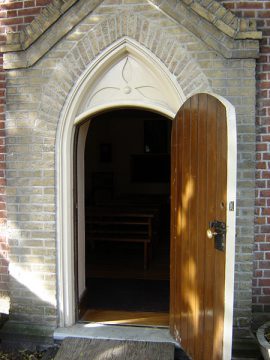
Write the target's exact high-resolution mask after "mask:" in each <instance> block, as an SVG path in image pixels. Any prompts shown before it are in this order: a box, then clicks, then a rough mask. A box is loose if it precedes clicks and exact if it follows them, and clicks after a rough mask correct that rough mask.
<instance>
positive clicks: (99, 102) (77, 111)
mask: <svg viewBox="0 0 270 360" xmlns="http://www.w3.org/2000/svg"><path fill="white" fill-rule="evenodd" d="M118 45H119V44H118ZM121 46H122V47H121ZM121 46H119V47H118V48H117V51H118V50H119V49H120V50H119V51H118V52H117V51H116V49H115V48H114V49H113V50H112V55H113V56H112V58H113V61H115V64H116V65H117V64H121V66H120V69H121V73H122V74H124V76H122V77H123V81H124V82H125V84H124V85H127V81H128V82H129V81H130V80H129V79H130V72H129V71H128V72H127V71H126V70H127V63H128V61H127V54H128V57H130V56H131V55H133V56H134V59H135V60H136V61H137V63H139V61H142V64H141V65H142V67H143V68H144V71H148V70H151V72H152V75H153V77H152V80H153V79H154V78H155V76H157V78H158V79H159V80H158V82H157V83H156V88H159V87H160V81H161V83H162V84H163V83H164V87H162V86H161V87H160V88H159V90H161V95H162V96H161V98H160V92H159V94H158V95H157V94H155V100H152V99H151V97H149V96H145V94H144V95H143V93H142V92H139V94H141V95H140V96H141V98H138V97H135V98H132V97H128V96H129V95H130V94H131V92H130V89H132V87H131V86H129V85H130V83H129V84H128V86H125V87H118V88H117V89H116V93H117V94H114V98H113V100H112V98H111V97H109V98H108V96H101V97H100V94H101V92H102V91H103V89H105V90H106V91H107V89H108V87H106V86H105V87H104V83H102V82H98V76H97V73H98V72H99V73H100V74H101V73H102V74H104V73H105V75H106V74H107V73H106V71H105V72H104V66H105V65H106V61H105V60H106V56H107V60H108V58H109V56H108V54H103V55H102V56H101V58H100V59H98V60H99V61H98V63H97V64H96V65H95V66H93V67H92V68H90V69H89V71H88V72H87V73H86V74H84V76H83V77H82V79H81V80H80V81H79V82H78V83H77V85H76V87H75V89H74V91H73V93H72V94H71V95H70V97H69V100H68V101H67V104H66V107H65V109H64V111H63V113H62V118H61V121H60V125H59V131H58V140H57V145H58V147H57V148H58V149H59V152H58V154H57V155H58V162H57V164H58V182H57V190H58V219H57V224H58V239H59V253H58V269H59V274H58V285H59V289H58V302H59V309H60V311H59V321H60V326H70V325H73V324H74V323H75V314H76V302H75V299H76V296H75V293H76V292H75V287H74V284H75V272H74V269H75V264H74V262H75V258H74V223H73V219H74V214H75V208H76V205H77V204H74V200H73V196H72V193H73V192H72V189H73V185H74V178H73V175H74V163H73V150H74V140H75V130H76V126H77V125H78V124H80V123H82V121H84V120H85V119H87V118H89V117H91V116H93V115H95V114H97V113H98V112H100V111H101V110H102V111H106V110H108V109H115V108H119V107H135V108H144V109H149V110H152V111H153V110H154V111H156V112H159V113H160V114H163V115H167V116H169V117H171V118H174V116H175V114H176V113H177V111H178V109H179V108H180V107H181V104H183V103H184V99H183V97H181V95H180V93H181V91H180V92H179V91H177V86H176V85H175V82H174V80H173V78H172V76H171V75H170V73H169V72H168V71H167V70H166V69H165V70H164V67H162V66H161V64H160V63H158V62H157V61H156V60H155V59H153V57H151V54H148V53H145V52H144V49H141V50H142V51H141V52H140V51H138V53H139V56H138V58H136V52H137V50H138V48H136V46H135V47H134V48H133V47H132V46H131V45H130V44H128V46H127V44H126V43H125V44H124V43H123V44H121ZM134 49H135V50H134ZM129 50H131V51H130V52H129ZM114 51H116V53H115V52H114ZM142 59H144V60H145V61H144V60H142ZM122 60H123V62H122V63H121V61H122ZM150 60H153V61H152V62H151V61H150ZM107 67H109V68H110V69H113V66H112V60H110V61H107ZM105 68H106V66H105ZM115 68H116V69H117V66H116V67H115ZM118 69H119V68H118ZM124 70H125V71H124ZM128 74H129V75H128ZM152 80H151V81H152ZM89 84H92V85H93V84H94V88H93V89H92V90H93V91H92V90H91V86H92V85H91V86H90V85H89ZM99 84H101V85H102V86H101V87H98V86H99ZM150 88H151V89H153V88H154V87H153V84H151V85H150ZM118 89H120V90H121V89H123V90H124V91H122V90H121V92H120V91H118ZM163 89H165V91H163ZM168 90H169V91H168ZM91 91H92V92H91ZM134 93H135V92H134ZM89 94H90V95H89ZM136 94H137V95H138V93H136ZM171 94H174V101H171V99H172V98H171ZM93 95H95V96H93ZM148 95H149V94H148ZM207 96H210V97H211V99H212V98H213V99H216V101H217V103H222V104H223V106H224V108H225V109H226V110H225V114H226V116H225V122H226V126H227V129H228V131H227V134H230V136H226V139H227V160H226V164H227V167H226V168H227V191H226V194H227V195H226V202H220V203H219V206H221V205H222V207H223V208H225V213H226V225H227V241H226V248H225V265H224V266H225V270H224V271H225V275H224V282H225V283H223V287H224V289H223V290H224V296H223V299H222V303H223V308H224V313H223V315H220V316H219V318H221V320H222V322H219V324H221V329H222V331H221V332H219V336H218V339H219V343H218V347H219V348H222V352H223V354H219V355H218V356H219V357H217V359H219V358H224V359H229V358H230V353H231V334H232V309H233V277H234V276H233V268H234V235H235V211H234V208H235V185H236V175H235V174H236V128H235V125H236V122H235V112H234V108H233V107H232V106H231V105H230V104H229V103H228V102H227V101H226V100H224V99H222V98H219V97H218V96H211V95H207ZM89 99H90V100H89ZM187 112H189V113H190V114H191V113H192V114H196V113H198V109H191V108H190V109H189V111H186V110H185V113H187ZM85 126H87V125H85ZM188 128H189V126H188ZM197 132H200V131H199V130H197ZM214 133H215V134H217V132H214ZM192 134H193V135H194V133H192ZM81 136H82V138H83V134H81ZM193 137H194V136H193ZM193 137H191V139H192V138H193ZM79 138H80V134H79ZM176 139H178V137H176ZM198 143H199V142H198V141H197V144H198ZM217 143H218V142H217V141H216V144H217ZM79 144H82V142H80V141H79ZM179 144H183V142H182V141H181V142H180V143H179V141H178V145H179ZM190 144H191V143H190ZM82 148H83V147H81V149H82ZM173 168H174V167H173ZM187 168H189V169H191V167H190V166H187ZM177 173H178V170H177ZM183 173H184V172H182V174H183ZM192 177H193V173H191V178H192ZM195 177H196V176H195ZM174 178H175V177H174ZM182 181H183V179H182ZM177 194H178V198H177V199H179V201H178V202H177V203H175V205H177V206H175V207H174V208H175V210H176V209H178V210H177V211H174V212H173V214H174V216H176V218H177V219H178V218H183V217H182V216H181V211H182V210H183V207H181V206H182V205H183V204H184V199H185V196H184V195H185V192H183V193H182V192H179V191H178V190H177ZM223 195H224V194H223ZM179 204H182V205H181V206H180V207H179ZM220 204H221V205H220ZM78 205H79V204H78ZM74 206H75V208H74ZM203 211H204V210H203ZM79 212H80V206H79V210H78V213H79ZM182 215H183V214H182ZM215 220H218V219H216V218H215V219H210V221H211V222H214V221H215ZM174 223H177V222H174ZM182 225H183V223H182ZM191 228H192V227H191ZM179 229H180V228H179V226H176V231H175V232H174V234H175V238H177V236H178V237H179V234H180V233H181V231H180V230H179ZM206 230H207V229H206ZM210 230H211V231H212V233H214V232H216V231H215V229H214V228H211V229H210ZM204 231H205V230H204ZM203 234H205V232H203ZM203 236H204V235H203ZM212 243H213V241H212ZM176 244H177V242H176ZM173 249H174V253H175V252H177V253H178V250H179V247H178V245H176V247H173ZM185 251H186V250H185ZM182 253H183V252H182ZM191 268H192V265H190V266H189V269H191ZM191 270H192V269H191ZM191 273H192V271H191ZM191 273H190V274H191ZM193 275H194V272H193ZM174 279H177V281H178V285H177V282H174V288H175V289H176V288H179V277H178V276H176V277H174ZM190 294H192V291H191V290H190ZM171 298H173V299H174V304H172V306H175V304H179V301H178V296H177V295H175V296H173V297H172V296H171ZM206 303H207V302H206ZM171 308H172V307H171ZM174 309H176V308H175V307H174ZM190 309H191V310H192V309H193V310H194V309H195V308H194V307H192V306H188V308H186V309H185V313H183V314H182V315H181V313H180V312H179V309H178V310H177V311H175V312H174V313H173V314H174V315H173V316H172V319H171V324H172V332H173V333H174V335H175V336H176V338H178V339H180V338H181V333H182V331H183V330H181V325H179V321H178V320H179V318H182V319H183V318H185V316H186V311H187V310H190ZM208 310H209V311H208ZM208 310H207V311H206V314H212V317H213V312H212V310H211V309H208ZM195 314H196V317H197V318H199V317H200V311H197V310H195ZM197 318H195V320H194V319H193V320H192V322H194V321H197V320H196V319H197ZM187 329H189V330H187V332H186V334H187V339H188V342H187V345H186V346H187V347H188V349H191V350H189V351H190V353H192V351H193V350H192V349H193V346H194V342H193V340H192V341H191V342H190V343H189V339H190V331H193V330H192V328H189V327H188V328H187ZM190 329H191V330H190ZM210 332H211V331H210ZM212 333H213V331H212ZM220 339H221V341H220ZM211 341H212V343H213V341H214V339H213V338H212V340H211ZM189 344H193V345H191V347H189ZM215 347H216V345H215ZM220 356H221V357H220Z"/></svg>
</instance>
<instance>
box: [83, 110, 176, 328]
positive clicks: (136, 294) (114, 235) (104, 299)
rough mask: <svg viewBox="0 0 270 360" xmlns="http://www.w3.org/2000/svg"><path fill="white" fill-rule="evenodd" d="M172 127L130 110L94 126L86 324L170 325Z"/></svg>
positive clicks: (89, 149)
mask: <svg viewBox="0 0 270 360" xmlns="http://www.w3.org/2000/svg"><path fill="white" fill-rule="evenodd" d="M171 123H172V122H171V120H170V119H168V118H166V117H164V116H161V115H159V114H157V113H153V112H150V111H146V110H139V109H132V108H130V109H119V110H114V111H109V112H106V113H103V114H99V115H97V116H95V117H94V118H92V119H91V120H90V123H89V126H88V131H87V137H86V144H85V152H84V159H85V166H84V169H85V186H84V194H85V228H86V231H85V243H86V244H85V246H84V244H83V243H80V245H79V246H78V249H79V248H82V247H83V248H84V247H85V254H86V256H85V261H86V264H85V274H84V273H83V271H84V269H83V267H82V263H83V260H84V259H82V257H81V256H80V260H79V261H78V263H80V264H81V265H80V268H81V269H80V275H79V278H78V280H79V281H78V282H79V283H80V287H79V289H78V290H79V293H78V295H79V298H80V301H79V309H80V310H81V314H80V315H79V319H80V320H81V321H97V322H103V323H106V324H107V323H114V324H131V325H155V326H168V325H169V244H170V234H169V229H170V215H169V214H170V137H171ZM79 163H81V162H79V161H78V164H79ZM81 177H82V176H81V175H79V174H78V177H77V178H78V181H79V179H81ZM79 196H81V195H79ZM80 277H82V279H80ZM83 282H84V283H83ZM84 289H86V291H85V292H84ZM82 294H83V296H81V295H82ZM108 295H109V296H108Z"/></svg>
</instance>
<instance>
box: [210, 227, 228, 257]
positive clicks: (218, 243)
mask: <svg viewBox="0 0 270 360" xmlns="http://www.w3.org/2000/svg"><path fill="white" fill-rule="evenodd" d="M210 227H211V228H212V229H214V233H213V234H214V241H215V249H217V250H219V251H224V250H225V244H226V224H225V223H224V222H222V221H217V220H216V221H212V222H211V223H210Z"/></svg>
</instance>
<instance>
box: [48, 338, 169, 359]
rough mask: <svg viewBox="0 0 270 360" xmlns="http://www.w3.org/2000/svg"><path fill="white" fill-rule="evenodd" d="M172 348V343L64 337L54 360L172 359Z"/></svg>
mask: <svg viewBox="0 0 270 360" xmlns="http://www.w3.org/2000/svg"><path fill="white" fill-rule="evenodd" d="M174 350H175V349H174V344H173V343H161V342H149V341H130V340H111V339H83V338H66V339H64V340H63V342H62V344H61V346H60V349H59V350H58V352H57V354H56V356H55V357H54V360H76V359H97V360H98V359H104V360H105V359H110V360H125V359H130V360H142V359H147V360H174Z"/></svg>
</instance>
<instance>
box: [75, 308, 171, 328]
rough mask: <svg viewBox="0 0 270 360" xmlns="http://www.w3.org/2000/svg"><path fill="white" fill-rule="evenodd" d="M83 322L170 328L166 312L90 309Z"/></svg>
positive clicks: (82, 319)
mask: <svg viewBox="0 0 270 360" xmlns="http://www.w3.org/2000/svg"><path fill="white" fill-rule="evenodd" d="M81 321H84V322H97V323H103V324H115V325H136V326H146V325H149V326H166V327H168V326H169V314H168V313H166V312H137V311H122V310H95V309H88V310H87V311H86V312H85V314H84V315H83V317H82V318H81Z"/></svg>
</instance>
